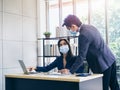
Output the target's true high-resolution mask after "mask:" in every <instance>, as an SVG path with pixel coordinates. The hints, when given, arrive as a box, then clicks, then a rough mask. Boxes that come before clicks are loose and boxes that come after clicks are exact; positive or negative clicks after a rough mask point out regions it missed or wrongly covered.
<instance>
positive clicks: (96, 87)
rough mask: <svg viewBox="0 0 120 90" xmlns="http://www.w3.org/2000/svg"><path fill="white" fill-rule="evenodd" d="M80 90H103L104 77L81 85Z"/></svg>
mask: <svg viewBox="0 0 120 90" xmlns="http://www.w3.org/2000/svg"><path fill="white" fill-rule="evenodd" d="M79 88H80V89H79V90H103V87H102V77H100V78H96V79H92V80H87V81H84V82H80V83H79Z"/></svg>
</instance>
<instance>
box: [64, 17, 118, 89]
mask: <svg viewBox="0 0 120 90" xmlns="http://www.w3.org/2000/svg"><path fill="white" fill-rule="evenodd" d="M64 25H65V26H66V28H67V29H68V30H70V32H71V34H73V35H76V34H77V33H78V32H79V36H78V45H79V55H78V57H77V60H76V62H75V63H74V64H73V65H72V67H71V68H70V70H63V73H68V72H71V73H74V72H75V71H76V70H77V69H78V68H79V67H80V66H81V65H82V63H83V61H84V59H86V60H87V62H88V65H89V67H90V69H91V70H92V72H93V73H98V74H103V90H109V86H110V88H111V90H120V89H119V85H118V82H117V76H116V62H115V57H114V55H113V54H112V52H111V50H110V49H109V47H108V46H107V45H106V44H105V42H104V40H103V38H102V36H101V35H100V33H99V31H98V30H97V29H96V28H95V27H94V26H92V25H85V24H82V22H81V21H80V20H79V18H78V17H76V16H75V15H68V16H67V17H66V18H65V19H64V24H63V26H64Z"/></svg>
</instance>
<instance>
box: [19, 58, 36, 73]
mask: <svg viewBox="0 0 120 90" xmlns="http://www.w3.org/2000/svg"><path fill="white" fill-rule="evenodd" d="M18 61H19V64H20V66H21V68H22V70H23V72H24V74H37V73H38V72H28V71H27V68H26V66H25V64H24V62H23V60H18Z"/></svg>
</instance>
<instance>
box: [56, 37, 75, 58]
mask: <svg viewBox="0 0 120 90" xmlns="http://www.w3.org/2000/svg"><path fill="white" fill-rule="evenodd" d="M61 41H65V42H66V43H67V45H68V47H69V51H68V53H67V56H73V53H72V50H71V47H70V44H69V42H68V41H67V40H66V39H60V40H59V41H58V49H59V52H60V42H61ZM60 54H61V55H63V54H62V53H61V52H60Z"/></svg>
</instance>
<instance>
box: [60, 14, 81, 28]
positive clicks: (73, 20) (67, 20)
mask: <svg viewBox="0 0 120 90" xmlns="http://www.w3.org/2000/svg"><path fill="white" fill-rule="evenodd" d="M72 24H75V25H77V26H78V27H80V26H81V24H82V22H81V21H80V19H79V18H78V17H77V16H75V15H68V16H67V17H66V18H65V19H64V23H63V25H62V26H64V25H65V26H66V27H71V25H72Z"/></svg>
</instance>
